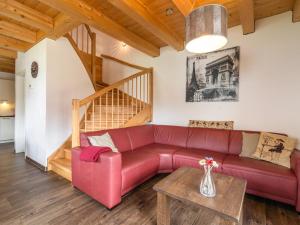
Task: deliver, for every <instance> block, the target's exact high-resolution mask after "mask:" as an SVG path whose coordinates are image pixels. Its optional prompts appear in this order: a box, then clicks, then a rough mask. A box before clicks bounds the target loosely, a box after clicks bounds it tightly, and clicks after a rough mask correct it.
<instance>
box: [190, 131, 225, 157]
mask: <svg viewBox="0 0 300 225" xmlns="http://www.w3.org/2000/svg"><path fill="white" fill-rule="evenodd" d="M229 135H230V131H229V130H217V129H209V128H192V127H190V128H189V135H188V140H187V148H196V149H206V150H211V151H215V152H222V153H228V146H229Z"/></svg>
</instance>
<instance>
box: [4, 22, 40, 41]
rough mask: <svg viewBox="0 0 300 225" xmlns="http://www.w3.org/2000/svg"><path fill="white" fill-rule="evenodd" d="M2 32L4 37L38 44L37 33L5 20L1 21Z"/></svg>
mask: <svg viewBox="0 0 300 225" xmlns="http://www.w3.org/2000/svg"><path fill="white" fill-rule="evenodd" d="M0 31H1V34H2V35H5V36H8V37H12V38H16V39H19V40H22V41H26V42H29V43H35V42H36V32H34V31H32V30H29V29H27V28H24V27H21V26H19V25H16V24H14V23H10V22H7V21H5V20H0Z"/></svg>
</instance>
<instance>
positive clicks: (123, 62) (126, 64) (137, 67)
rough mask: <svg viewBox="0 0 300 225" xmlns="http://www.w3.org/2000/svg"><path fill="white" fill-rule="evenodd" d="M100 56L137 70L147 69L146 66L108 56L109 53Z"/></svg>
mask: <svg viewBox="0 0 300 225" xmlns="http://www.w3.org/2000/svg"><path fill="white" fill-rule="evenodd" d="M101 57H102V58H105V59H109V60H112V61H115V62H117V63H120V64H123V65H125V66H129V67H132V68H134V69H137V70H147V69H148V68H146V67H142V66H138V65H135V64H132V63H128V62H125V61H123V60H120V59H117V58H115V57H112V56H109V55H104V54H102V55H101Z"/></svg>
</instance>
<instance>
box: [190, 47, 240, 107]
mask: <svg viewBox="0 0 300 225" xmlns="http://www.w3.org/2000/svg"><path fill="white" fill-rule="evenodd" d="M239 61H240V47H234V48H228V49H224V50H220V51H215V52H211V53H206V54H201V55H194V56H190V57H187V63H186V76H187V80H186V102H232V101H238V100H239Z"/></svg>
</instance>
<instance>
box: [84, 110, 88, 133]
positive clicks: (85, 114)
mask: <svg viewBox="0 0 300 225" xmlns="http://www.w3.org/2000/svg"><path fill="white" fill-rule="evenodd" d="M87 111H88V106H87V104H86V105H85V112H84V132H86V122H87Z"/></svg>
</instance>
